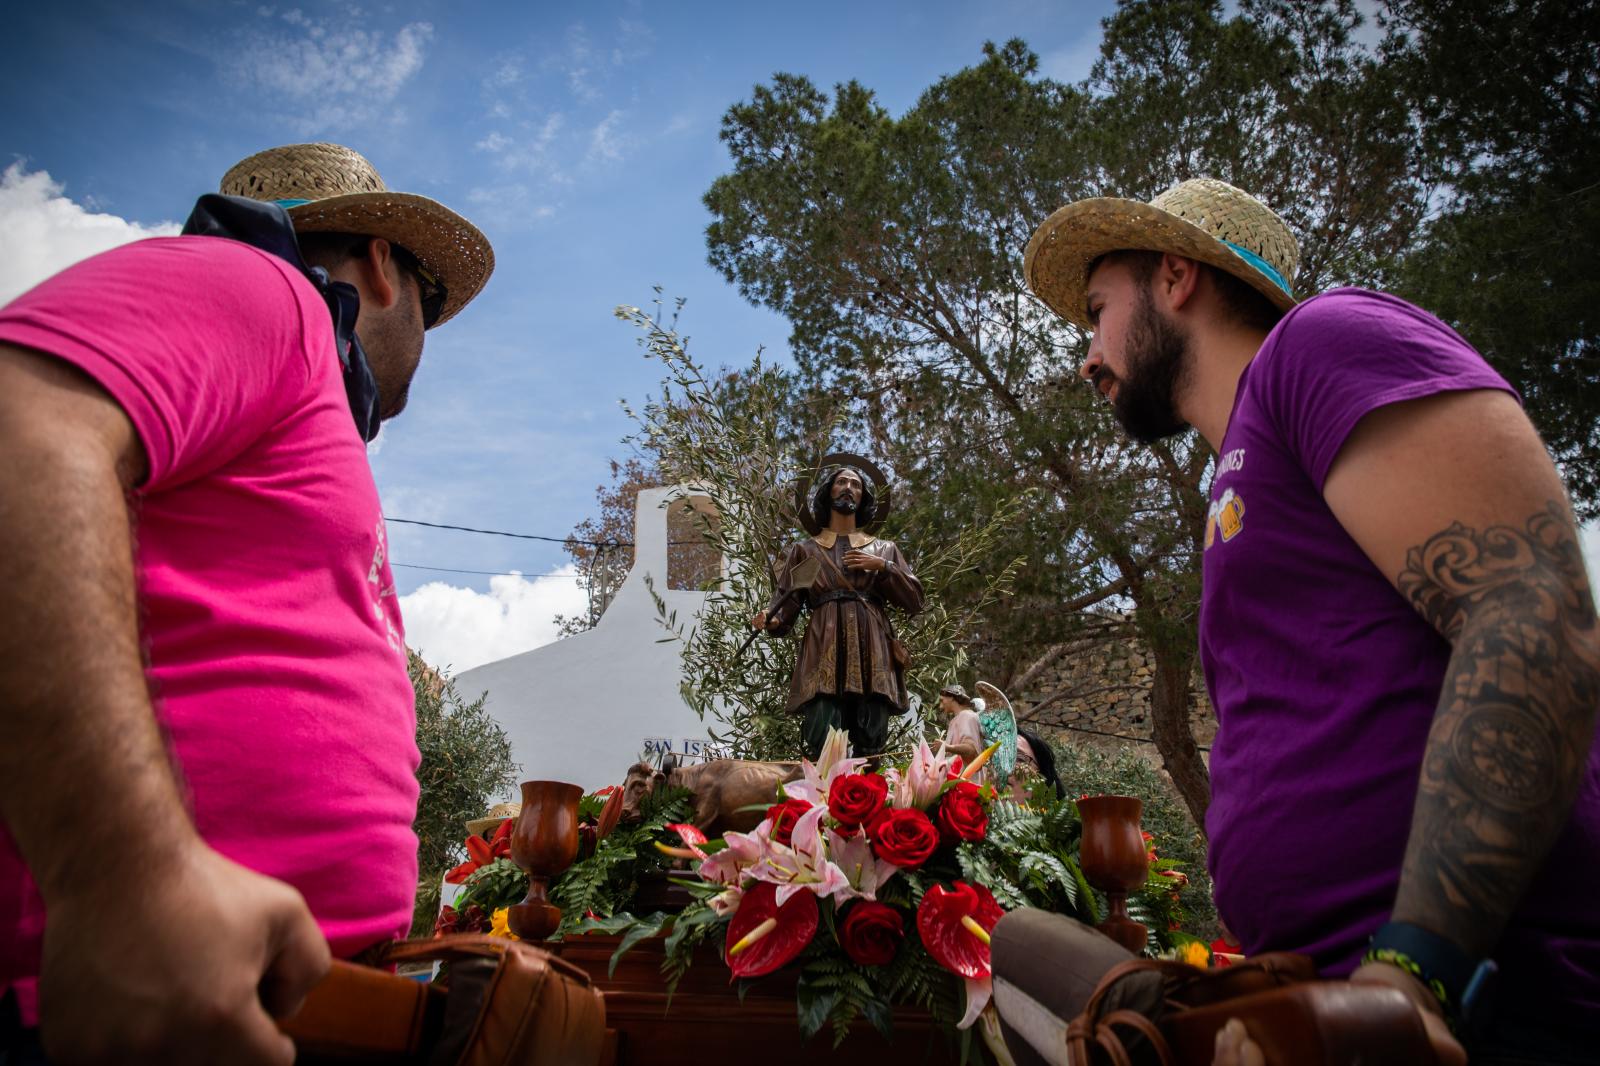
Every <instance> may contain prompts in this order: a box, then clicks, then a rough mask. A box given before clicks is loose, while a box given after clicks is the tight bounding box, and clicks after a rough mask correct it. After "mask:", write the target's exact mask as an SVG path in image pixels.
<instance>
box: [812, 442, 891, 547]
mask: <svg viewBox="0 0 1600 1066" xmlns="http://www.w3.org/2000/svg"><path fill="white" fill-rule="evenodd" d="M834 466H853V467H855V468H856V469H857V470H859V471H861V472H862V473H863V474H865V475H867V476H868V477H869V478H871V479H872V486H873V498H874V499H875V500H876V501H877V505H876V507H875V508H874V509H873V514H872V521H871V522H868V523H867V524H866V525H864V526H862V527H861V532H863V533H876V532H877V531H878V529H879V527H881V526H882V525H883V520H884V519H885V518H887V517H889V479H888V478H887V477H885V476H884V473H883V470H882V468H881V467H879V466H878V464H877V463H875V462H873V461H872V460H871V459H868V458H867V457H866V456H864V455H857V454H855V453H854V452H830V453H829V454H827V455H824V456H823V457H822V458H821V459H820V460H819V461H818V462H817V465H816V466H814V467H811V468H810V469H809V470H807V471H806V472H805V473H804V474H802V475H800V476H799V477H797V478H795V479H794V513H795V517H796V518H797V519H798V520H799V522H800V528H801V529H803V530H805V531H806V532H807V533H809V534H811V535H812V536H813V537H814V536H816V535H817V534H818V533H821V532H822V527H821V526H819V525H817V519H816V516H815V515H813V514H812V513H811V492H812V490H813V489H814V488H815V487H816V483H817V479H818V478H819V477H821V476H822V474H823V471H825V470H827V469H828V468H829V467H834Z"/></svg>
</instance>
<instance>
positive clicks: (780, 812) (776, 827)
mask: <svg viewBox="0 0 1600 1066" xmlns="http://www.w3.org/2000/svg"><path fill="white" fill-rule="evenodd" d="M810 809H811V804H809V803H807V802H806V801H805V800H799V799H789V800H784V801H783V802H782V803H774V804H773V805H772V806H770V807H768V808H767V817H768V818H771V819H772V840H773V842H774V843H777V844H785V845H787V844H789V843H790V841H791V840H792V838H793V837H794V824H795V823H796V822H798V821H799V820H800V816H801V815H802V814H804V813H806V812H807V811H809V810H810Z"/></svg>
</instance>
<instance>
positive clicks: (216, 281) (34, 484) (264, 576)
mask: <svg viewBox="0 0 1600 1066" xmlns="http://www.w3.org/2000/svg"><path fill="white" fill-rule="evenodd" d="M222 192H223V193H225V194H230V195H232V196H234V197H239V198H242V199H234V200H228V199H223V198H221V197H217V198H215V199H212V198H206V199H203V200H202V202H201V204H200V205H199V207H198V208H197V210H196V213H195V216H194V217H193V218H192V219H191V224H192V225H197V226H203V227H204V229H205V232H206V233H207V234H208V235H204V236H200V235H195V236H182V237H176V238H162V239H155V240H148V241H141V242H137V243H135V244H132V245H128V246H124V247H122V248H118V249H115V250H113V251H110V252H106V253H104V254H102V255H99V256H95V257H93V258H91V259H89V260H86V261H85V262H83V263H80V264H77V265H76V266H73V267H71V268H69V269H67V270H65V271H63V272H61V273H60V274H58V275H56V276H55V277H53V278H51V279H49V280H48V281H45V282H44V283H43V284H41V285H39V286H38V287H37V288H35V289H33V290H32V291H30V292H28V293H25V294H24V295H22V296H20V297H18V298H17V299H16V300H15V301H13V302H11V303H10V304H8V305H6V306H5V307H3V308H0V455H3V456H4V457H5V462H4V463H0V720H3V722H4V733H3V735H4V738H5V739H4V743H0V1062H6V1063H33V1062H37V1061H39V1056H40V1054H41V1053H42V1054H48V1055H49V1056H50V1057H51V1059H52V1060H53V1061H56V1062H60V1063H69V1062H71V1063H78V1062H91V1061H93V1062H101V1061H103V1062H118V1063H134V1062H162V1063H167V1062H174V1063H175V1062H229V1063H251V1064H257V1063H288V1062H290V1061H292V1059H293V1058H294V1048H293V1046H292V1045H291V1044H290V1042H289V1041H288V1039H287V1038H286V1037H284V1036H283V1035H282V1034H281V1033H280V1032H278V1030H277V1028H276V1027H275V1025H274V1024H273V1019H274V1017H282V1016H284V1015H285V1014H287V1013H290V1012H292V1011H293V1010H295V1009H296V1006H297V1004H298V1003H299V1001H300V1000H301V999H302V998H303V997H304V995H305V993H306V991H307V990H308V988H309V987H310V986H311V985H312V983H314V982H315V981H316V980H317V979H318V978H319V977H320V976H321V974H322V973H323V972H325V971H326V970H327V968H328V959H329V955H330V952H331V953H332V954H336V955H340V956H344V957H352V956H358V955H360V954H361V953H362V952H364V951H365V950H367V949H370V948H372V947H374V946H376V945H378V944H379V943H382V942H385V941H388V940H392V939H394V938H395V937H397V936H401V935H403V934H404V931H405V929H406V928H407V926H408V925H409V922H410V916H411V910H412V902H413V897H414V893H415V887H416V846H417V845H416V837H415V835H414V834H413V832H412V822H413V820H414V819H415V815H416V801H417V782H416V778H415V770H416V766H417V760H418V754H417V748H416V742H415V716H414V709H413V706H412V702H413V692H412V687H411V684H410V682H409V679H408V677H407V671H406V653H405V647H404V643H403V633H402V630H401V627H400V617H399V610H398V606H397V602H396V598H395V595H394V582H393V578H392V577H391V574H390V568H389V559H388V551H387V543H386V539H385V535H384V524H383V516H382V511H381V508H380V506H379V500H378V492H377V487H376V486H375V485H374V484H373V480H372V473H371V470H370V469H369V467H368V465H367V452H366V439H370V437H371V435H373V434H375V433H376V431H377V426H378V421H379V419H382V418H389V417H392V416H394V415H396V414H398V413H399V412H400V410H401V408H403V407H404V406H405V402H406V394H407V389H408V387H409V384H410V381H411V377H412V375H413V374H414V373H415V371H416V369H417V364H418V361H419V359H420V358H421V355H422V348H423V337H424V331H425V330H426V329H428V328H429V327H431V326H433V325H435V324H436V323H438V322H442V321H445V320H446V319H448V318H449V317H450V316H452V315H453V314H455V313H456V312H457V311H459V310H460V309H461V308H462V307H463V306H464V305H465V304H466V303H467V302H468V301H470V300H471V299H472V298H473V296H474V295H476V293H477V292H478V291H479V290H480V289H481V288H482V286H483V283H484V282H485V280H487V278H488V275H489V272H490V270H491V269H492V266H493V255H492V253H491V251H490V249H489V245H488V242H487V241H486V240H485V239H484V238H483V236H482V234H480V233H479V232H478V231H477V229H476V228H474V227H473V226H472V225H471V224H470V223H469V222H467V221H466V220H465V219H462V218H461V217H460V216H459V215H456V214H455V213H454V212H452V211H450V210H448V209H447V208H445V207H444V206H443V205H440V204H437V203H434V202H433V201H431V200H427V199H425V198H423V197H420V196H412V195H409V194H404V193H392V192H389V191H388V190H387V189H385V187H384V185H383V182H382V181H381V180H379V178H378V175H377V172H376V171H375V170H373V168H372V166H371V164H369V163H368V162H367V161H366V160H365V159H364V158H362V157H361V156H360V155H358V154H357V153H355V152H353V151H351V150H350V149H348V148H344V147H341V146H339V145H330V144H313V145H291V146H288V147H285V148H279V149H272V150H269V151H267V152H262V153H259V154H257V155H255V156H252V157H250V158H249V159H246V160H245V161H243V162H241V163H240V164H238V165H237V166H235V167H234V168H233V169H232V170H231V171H229V173H228V175H227V176H226V177H225V178H224V179H223V186H222ZM260 201H268V202H275V203H276V205H277V206H276V207H270V208H269V207H266V206H263V205H262V204H261V203H260ZM279 208H282V209H283V210H279ZM285 211H286V212H287V214H285ZM296 234H298V248H299V252H303V253H304V254H305V257H306V258H307V259H308V260H310V262H311V263H312V264H314V265H315V266H317V267H320V268H322V270H323V271H325V272H326V273H325V274H308V273H307V272H306V271H305V270H304V269H303V265H302V263H301V262H300V261H299V259H300V254H299V252H297V251H296V250H295V248H296ZM225 237H233V238H235V239H224V238H225ZM357 301H359V305H358V302H357ZM330 303H331V306H330ZM335 310H336V311H337V313H336V314H331V312H333V311H335ZM352 326H353V328H354V335H353V336H352V335H351V332H350V331H351V328H352ZM358 341H359V343H357V342H358ZM363 349H364V355H363ZM364 368H365V370H366V371H368V372H367V373H363V372H362V371H363V369H364ZM41 1042H42V1051H41Z"/></svg>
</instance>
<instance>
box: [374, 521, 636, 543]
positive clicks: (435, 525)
mask: <svg viewBox="0 0 1600 1066" xmlns="http://www.w3.org/2000/svg"><path fill="white" fill-rule="evenodd" d="M383 520H384V521H385V522H400V523H402V524H404V525H408V526H427V527H428V528H429V529H453V530H456V531H457V532H459V533H483V534H486V535H487V536H491V537H515V538H516V539H517V540H542V541H545V542H547V543H550V544H583V545H586V546H588V547H590V548H631V547H633V542H632V541H631V540H579V539H578V538H576V537H541V536H539V535H538V534H537V533H507V532H506V531H505V530H503V529H474V528H473V527H471V526H452V525H446V524H445V523H443V522H422V521H419V520H417V519H415V518H391V517H390V516H388V515H384V516H383Z"/></svg>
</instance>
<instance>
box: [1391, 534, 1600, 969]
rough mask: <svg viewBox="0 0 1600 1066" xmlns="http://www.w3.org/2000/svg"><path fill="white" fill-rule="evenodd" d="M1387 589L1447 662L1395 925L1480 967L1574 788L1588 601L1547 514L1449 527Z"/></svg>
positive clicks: (1579, 564) (1597, 662)
mask: <svg viewBox="0 0 1600 1066" xmlns="http://www.w3.org/2000/svg"><path fill="white" fill-rule="evenodd" d="M1396 585H1397V587H1398V588H1399V589H1400V592H1401V594H1402V595H1404V596H1405V597H1406V598H1407V599H1408V600H1409V601H1410V602H1411V604H1412V606H1413V607H1415V608H1416V609H1417V611H1418V613H1420V614H1421V615H1422V616H1423V617H1424V618H1426V619H1427V620H1428V621H1429V622H1430V623H1432V625H1433V626H1434V627H1435V628H1436V629H1438V631H1439V632H1440V633H1441V634H1442V635H1443V636H1444V637H1445V638H1446V639H1448V640H1449V641H1450V642H1451V643H1452V644H1453V645H1454V646H1455V650H1454V652H1453V654H1452V655H1451V658H1450V664H1449V666H1448V668H1447V669H1446V671H1445V677H1444V685H1443V688H1442V690H1441V692H1440V694H1439V705H1438V708H1437V710H1436V711H1435V714H1434V719H1433V726H1432V728H1431V729H1430V731H1429V734H1428V746H1427V750H1426V753H1425V754H1424V756H1423V765H1422V777H1421V782H1420V785H1419V788H1418V792H1417V805H1416V809H1415V811H1414V812H1413V815H1412V821H1411V836H1410V841H1409V843H1408V844H1407V847H1406V858H1405V866H1404V868H1403V870H1402V873H1401V878H1400V892H1399V896H1398V898H1397V899H1396V901H1395V910H1394V917H1395V918H1396V919H1397V920H1402V921H1411V922H1416V923H1417V924H1418V925H1422V926H1424V927H1426V928H1428V929H1431V930H1433V931H1434V932H1436V933H1438V934H1440V935H1442V936H1447V937H1449V938H1450V939H1452V940H1454V941H1456V942H1457V943H1458V944H1460V945H1462V946H1463V947H1464V948H1465V949H1467V950H1468V951H1469V952H1473V953H1475V954H1479V955H1484V954H1488V953H1489V952H1490V951H1491V950H1492V949H1493V947H1494V945H1495V943H1496V941H1498V939H1499V937H1500V933H1501V931H1502V929H1503V928H1504V926H1505V921H1506V919H1507V917H1508V916H1509V915H1510V913H1511V911H1512V909H1513V908H1514V907H1515V906H1516V904H1517V901H1518V899H1519V898H1520V897H1521V895H1522V893H1523V891H1524V890H1525V889H1526V888H1527V886H1528V884H1529V882H1530V881H1531V880H1532V879H1533V876H1534V874H1535V873H1537V872H1538V869H1539V867H1540V866H1541V865H1542V863H1543V862H1544V858H1545V855H1546V854H1547V853H1548V851H1549V849H1550V846H1551V845H1552V844H1553V843H1554V842H1555V840H1556V838H1557V837H1558V836H1559V835H1560V833H1561V830H1562V828H1563V827H1564V826H1565V825H1566V821H1567V815H1568V812H1569V810H1570V808H1571V805H1572V800H1573V797H1574V796H1575V795H1576V793H1577V789H1578V785H1579V783H1580V781H1581V780H1582V776H1583V772H1584V765H1585V762H1586V760H1587V757H1588V753H1589V745H1590V742H1591V740H1592V738H1593V735H1594V722H1595V712H1596V705H1597V704H1600V650H1597V649H1600V643H1597V636H1600V630H1597V625H1596V619H1595V608H1594V599H1593V597H1592V594H1591V593H1590V591H1589V583H1588V580H1587V578H1586V577H1585V575H1584V569H1583V556H1582V553H1581V552H1580V550H1579V547H1578V538H1577V532H1576V530H1575V529H1574V528H1573V524H1572V520H1571V519H1570V518H1569V517H1568V516H1567V512H1566V509H1565V508H1564V507H1561V506H1560V505H1558V504H1557V503H1554V502H1552V503H1550V504H1548V505H1547V506H1546V508H1545V510H1543V511H1541V512H1539V513H1538V514H1535V515H1534V516H1533V517H1532V518H1531V519H1529V521H1528V523H1527V528H1526V530H1521V531H1519V530H1516V529H1512V528H1510V527H1509V526H1494V527H1491V528H1489V529H1487V530H1483V531H1481V532H1480V531H1478V530H1475V529H1468V528H1467V527H1465V526H1463V525H1461V524H1460V523H1456V524H1454V525H1452V526H1451V527H1450V528H1449V529H1446V530H1444V531H1443V532H1441V533H1438V534H1436V535H1434V536H1433V537H1431V538H1429V540H1428V541H1427V542H1426V543H1424V544H1422V545H1421V546H1419V547H1415V548H1412V549H1411V550H1410V551H1409V552H1408V553H1407V554H1406V565H1405V569H1404V571H1402V572H1401V574H1400V576H1399V578H1398V580H1397V581H1396Z"/></svg>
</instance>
